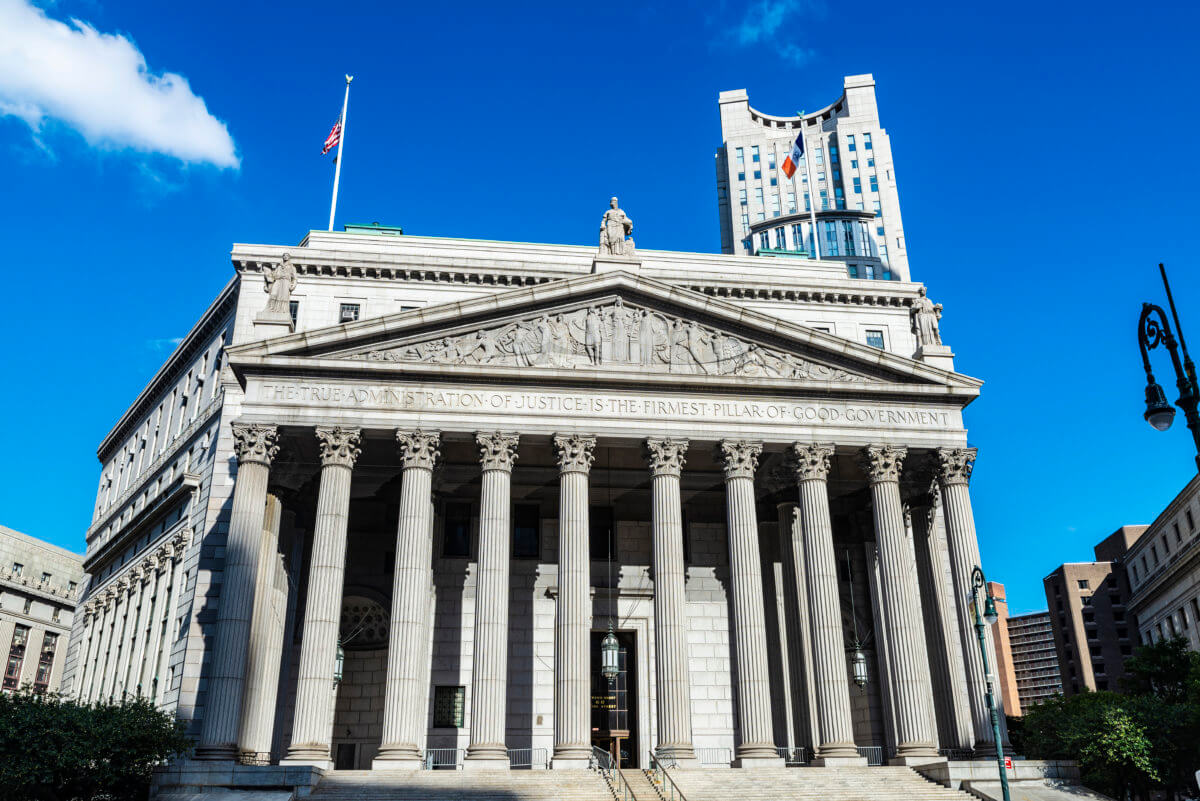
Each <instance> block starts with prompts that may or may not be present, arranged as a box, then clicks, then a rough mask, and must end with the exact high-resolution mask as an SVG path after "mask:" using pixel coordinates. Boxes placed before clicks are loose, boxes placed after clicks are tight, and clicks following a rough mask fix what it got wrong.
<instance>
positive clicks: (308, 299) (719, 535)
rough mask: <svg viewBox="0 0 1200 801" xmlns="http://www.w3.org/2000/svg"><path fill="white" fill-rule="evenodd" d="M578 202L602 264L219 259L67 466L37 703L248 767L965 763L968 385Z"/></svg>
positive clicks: (731, 260)
mask: <svg viewBox="0 0 1200 801" xmlns="http://www.w3.org/2000/svg"><path fill="white" fill-rule="evenodd" d="M612 205H613V209H610V211H609V213H607V214H606V215H605V229H604V230H605V233H604V235H603V238H602V245H601V248H600V250H597V248H596V247H595V246H590V247H581V246H565V245H548V244H527V243H510V242H492V241H474V240H466V239H438V238H430V237H418V236H405V235H400V232H399V231H398V230H397V229H389V228H385V227H382V226H350V227H348V230H346V231H343V232H311V233H309V234H308V235H307V236H305V237H304V239H303V241H302V242H301V243H300V244H299V245H298V246H294V247H287V246H280V245H253V244H238V245H235V246H234V247H233V252H232V265H233V272H234V275H233V277H232V279H231V280H230V282H229V284H228V286H227V287H226V288H225V289H224V291H222V292H221V293H220V294H219V295H218V296H217V297H216V299H215V300H213V302H212V304H211V305H210V306H209V308H208V309H207V310H206V311H205V312H204V313H203V314H202V315H201V316H200V318H199V320H198V321H197V323H196V325H195V326H194V328H193V329H192V330H191V331H190V332H189V333H188V335H187V336H186V337H185V338H184V339H183V341H182V343H181V344H180V345H179V347H178V349H177V350H176V351H175V353H174V354H172V356H171V357H170V358H169V359H168V360H167V362H166V363H165V364H164V365H163V366H162V368H161V369H160V371H159V372H158V374H157V375H155V376H154V377H153V379H152V380H151V381H150V383H149V384H148V385H147V386H146V387H145V389H144V390H143V391H142V392H141V394H140V395H138V397H137V398H136V399H135V400H134V402H133V403H132V405H130V407H129V408H128V410H127V411H126V412H125V414H124V415H123V416H122V417H121V419H120V420H119V421H118V422H117V423H116V425H115V426H114V427H113V429H112V431H111V432H110V433H109V434H108V436H107V437H106V438H105V440H104V441H103V443H101V446H100V449H99V458H100V462H101V470H100V485H99V491H98V493H97V499H96V507H95V516H94V520H93V522H92V524H91V526H90V528H89V529H88V532H87V556H86V565H85V566H86V568H87V571H88V573H89V576H90V577H89V581H88V583H87V586H86V592H85V594H84V596H83V598H82V600H81V604H80V607H79V612H80V614H79V615H78V616H77V619H76V621H75V625H74V629H73V632H72V638H71V648H70V654H69V669H68V673H69V677H68V682H67V686H66V690H67V691H68V692H70V693H72V694H73V695H75V696H77V697H80V698H83V699H97V698H113V697H122V696H126V695H131V694H140V695H143V696H149V697H152V698H154V699H155V700H156V701H158V702H159V703H160V704H161V705H162V706H163V708H166V709H169V710H171V711H172V712H173V713H174V714H175V715H177V716H178V717H179V718H180V719H181V720H184V721H186V722H187V724H188V727H189V731H190V732H191V733H192V734H193V735H194V736H195V737H196V738H197V740H198V746H197V749H196V754H195V758H196V759H197V760H201V761H203V760H209V761H213V760H215V761H220V760H239V761H241V762H243V763H247V764H268V763H269V764H284V765H316V766H319V767H322V768H335V769H337V768H372V767H374V768H376V769H380V768H393V767H414V766H418V765H420V764H422V763H423V762H425V761H427V760H430V759H433V758H434V757H433V756H431V755H436V759H437V760H440V761H448V762H459V761H461V762H462V763H463V765H464V766H466V767H507V766H509V765H510V764H513V765H516V764H522V765H524V764H529V763H531V762H532V763H535V764H541V763H542V762H543V761H545V762H548V763H549V764H550V765H551V766H552V767H556V768H558V767H578V766H582V765H586V764H587V761H588V759H589V757H590V756H591V754H592V753H593V748H594V747H595V748H600V749H603V750H607V751H609V752H610V753H613V754H616V755H619V757H620V759H621V761H622V763H623V764H625V765H627V766H645V765H647V764H648V760H649V755H650V754H651V753H657V754H658V755H659V756H661V757H668V758H672V759H675V760H678V761H679V762H680V763H682V764H715V763H720V764H725V765H729V764H731V763H733V764H737V765H742V766H746V767H753V766H769V765H781V764H783V762H784V760H785V759H786V760H788V761H792V762H794V761H799V760H806V761H809V762H814V763H818V764H826V765H839V764H859V763H863V762H864V761H865V760H866V759H868V758H872V761H878V759H883V760H895V761H899V762H901V763H904V764H915V763H921V762H928V761H930V760H936V759H938V757H939V754H946V753H956V754H960V753H963V752H968V751H974V752H979V753H986V752H987V751H988V750H989V749H992V748H993V747H994V746H993V743H992V737H991V727H990V723H989V719H988V713H987V709H986V707H985V705H984V690H983V688H984V681H985V677H984V672H983V666H982V663H981V659H980V653H979V649H978V647H977V646H976V640H975V633H974V630H973V627H972V622H971V620H970V618H969V615H968V611H967V608H966V606H965V604H964V603H963V602H962V601H961V599H964V598H966V597H968V596H969V582H970V573H971V568H972V567H973V566H974V565H975V564H977V563H978V562H979V550H978V545H977V541H976V534H975V527H974V522H973V518H972V512H971V502H970V498H969V493H968V480H969V478H970V475H971V470H972V465H973V462H974V458H975V451H974V449H973V448H970V447H968V440H967V432H966V429H965V427H964V424H963V415H962V411H963V408H964V407H965V406H967V405H968V404H969V403H971V401H972V400H974V399H975V398H976V397H977V395H978V394H979V390H980V385H981V382H980V381H979V380H977V379H975V378H971V377H968V376H966V375H962V374H960V373H957V372H955V371H954V369H953V357H952V354H950V351H949V349H948V348H947V347H945V346H944V345H941V344H940V341H935V340H936V335H932V336H931V334H930V331H931V330H933V329H934V325H933V322H931V319H930V316H932V315H934V314H935V312H934V311H933V307H932V306H931V305H930V304H929V303H928V301H927V300H926V299H925V297H924V288H923V287H922V286H921V285H919V284H916V283H912V282H909V281H902V280H892V281H871V280H865V279H863V278H852V277H850V276H849V275H848V274H847V270H846V266H845V264H844V263H841V262H835V261H814V260H810V259H806V258H791V259H764V258H756V257H753V256H737V255H715V254H701V253H679V252H664V251H654V250H641V249H638V250H636V251H635V250H634V249H633V244H632V241H625V240H624V239H623V233H620V231H621V229H620V226H621V225H623V224H624V223H626V222H628V217H626V216H625V215H624V214H623V212H621V211H620V210H619V209H617V208H616V203H615V202H614V203H613V204H612ZM614 226H615V228H614ZM581 229H582V230H595V229H594V228H593V227H592V221H590V220H589V221H581ZM614 230H616V231H617V232H618V233H619V236H617V235H614V233H613V231H614ZM610 630H611V631H612V632H613V634H614V637H615V640H616V644H617V654H616V655H617V657H618V659H617V664H616V675H615V676H614V677H613V678H612V679H611V681H610V680H609V679H608V678H607V677H605V676H604V675H602V672H601V667H602V650H603V648H602V643H603V641H604V640H605V638H606V635H607V633H608V632H609V631H610ZM442 749H444V750H442ZM539 755H542V756H539ZM543 756H544V759H543ZM873 757H877V758H873Z"/></svg>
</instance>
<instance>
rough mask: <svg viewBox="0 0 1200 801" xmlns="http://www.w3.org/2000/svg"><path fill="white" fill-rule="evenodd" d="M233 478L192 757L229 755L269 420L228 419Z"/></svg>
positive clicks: (272, 432)
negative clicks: (201, 713) (212, 633)
mask: <svg viewBox="0 0 1200 801" xmlns="http://www.w3.org/2000/svg"><path fill="white" fill-rule="evenodd" d="M233 435H234V438H235V440H236V450H237V452H238V472H237V482H236V483H235V484H234V488H233V508H232V511H231V512H230V516H229V533H228V537H227V539H226V542H225V569H224V576H223V579H224V580H223V583H222V585H221V600H220V606H219V607H218V609H217V623H216V636H215V637H214V638H213V648H212V662H211V664H210V665H209V676H208V703H207V705H206V707H205V709H204V725H203V728H202V730H201V735H200V742H199V744H198V745H197V746H196V759H234V758H235V757H236V756H237V736H238V724H239V723H240V721H241V713H242V695H243V692H244V690H245V675H246V647H247V643H248V642H249V640H250V619H251V616H252V614H253V612H254V582H255V579H256V577H257V575H258V540H259V538H260V537H261V536H262V525H263V515H264V513H265V510H266V501H267V481H268V478H269V474H270V463H271V459H272V458H274V456H275V453H276V452H277V451H278V446H277V445H276V444H275V440H276V437H277V433H276V429H275V426H271V425H257V424H255V425H240V424H236V423H235V424H234V426H233Z"/></svg>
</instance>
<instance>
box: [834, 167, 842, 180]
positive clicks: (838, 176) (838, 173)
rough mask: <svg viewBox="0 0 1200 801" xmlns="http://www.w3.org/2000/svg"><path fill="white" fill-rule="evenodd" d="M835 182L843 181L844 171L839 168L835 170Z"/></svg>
mask: <svg viewBox="0 0 1200 801" xmlns="http://www.w3.org/2000/svg"><path fill="white" fill-rule="evenodd" d="M833 180H835V181H840V180H842V171H841V170H839V169H838V168H837V167H834V168H833Z"/></svg>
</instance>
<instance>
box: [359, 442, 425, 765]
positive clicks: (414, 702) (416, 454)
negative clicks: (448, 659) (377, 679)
mask: <svg viewBox="0 0 1200 801" xmlns="http://www.w3.org/2000/svg"><path fill="white" fill-rule="evenodd" d="M441 441H442V438H441V434H440V433H438V432H437V431H419V430H418V431H397V432H396V444H397V445H398V446H399V449H400V465H401V468H402V472H401V480H400V521H399V523H398V524H397V527H396V569H395V574H396V575H395V580H394V582H393V584H392V618H391V629H390V634H389V636H388V667H387V687H386V689H385V691H384V699H383V739H382V742H383V744H382V745H381V746H380V747H379V753H378V754H377V755H376V757H375V760H374V762H373V763H372V767H373V768H375V769H379V768H419V767H420V766H421V743H422V742H423V741H424V739H425V728H426V726H425V723H426V713H425V710H426V707H427V705H428V701H429V689H428V686H427V683H426V681H425V677H426V675H427V674H426V670H425V669H426V668H427V667H428V660H429V651H428V645H429V592H430V587H432V585H433V561H432V560H433V504H432V503H431V498H432V489H433V465H434V463H435V462H436V461H437V458H438V447H439V446H440V445H441Z"/></svg>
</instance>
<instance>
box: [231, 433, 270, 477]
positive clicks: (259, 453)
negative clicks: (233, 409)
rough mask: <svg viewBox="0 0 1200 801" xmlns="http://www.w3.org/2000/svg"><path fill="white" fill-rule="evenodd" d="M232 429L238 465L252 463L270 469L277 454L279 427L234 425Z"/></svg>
mask: <svg viewBox="0 0 1200 801" xmlns="http://www.w3.org/2000/svg"><path fill="white" fill-rule="evenodd" d="M232 428H233V451H234V453H236V454H237V460H238V464H239V465H240V464H248V463H251V462H253V463H256V464H262V465H266V466H267V467H270V466H271V461H272V460H273V459H274V458H275V454H277V453H279V427H278V426H274V425H271V424H270V423H234V424H233V426H232Z"/></svg>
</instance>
